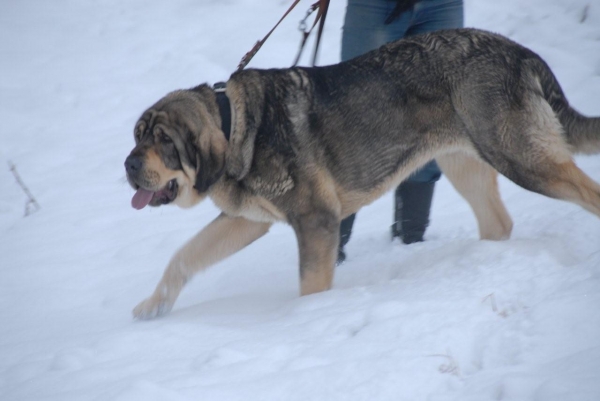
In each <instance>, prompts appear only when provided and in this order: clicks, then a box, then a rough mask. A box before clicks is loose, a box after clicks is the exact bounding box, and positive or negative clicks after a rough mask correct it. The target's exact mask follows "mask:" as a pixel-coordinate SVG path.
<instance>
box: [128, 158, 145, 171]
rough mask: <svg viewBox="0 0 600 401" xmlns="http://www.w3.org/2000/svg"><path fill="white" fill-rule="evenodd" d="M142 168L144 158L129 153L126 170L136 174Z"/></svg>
mask: <svg viewBox="0 0 600 401" xmlns="http://www.w3.org/2000/svg"><path fill="white" fill-rule="evenodd" d="M141 168H142V159H141V158H140V157H139V156H133V155H129V156H128V157H127V159H125V170H126V171H127V172H128V173H129V174H135V173H137V172H138V171H140V169H141Z"/></svg>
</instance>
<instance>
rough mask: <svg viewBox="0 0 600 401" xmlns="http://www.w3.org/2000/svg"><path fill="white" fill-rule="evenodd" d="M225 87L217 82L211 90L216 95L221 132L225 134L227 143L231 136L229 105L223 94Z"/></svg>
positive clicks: (223, 83) (222, 83)
mask: <svg viewBox="0 0 600 401" xmlns="http://www.w3.org/2000/svg"><path fill="white" fill-rule="evenodd" d="M225 87H226V85H225V82H217V83H216V84H214V85H213V90H214V91H215V93H216V94H217V104H218V105H219V113H220V114H221V130H222V131H223V133H224V134H225V139H227V140H228V141H229V137H230V135H231V105H230V103H229V98H228V97H227V95H226V94H225Z"/></svg>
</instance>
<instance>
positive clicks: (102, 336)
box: [0, 0, 600, 401]
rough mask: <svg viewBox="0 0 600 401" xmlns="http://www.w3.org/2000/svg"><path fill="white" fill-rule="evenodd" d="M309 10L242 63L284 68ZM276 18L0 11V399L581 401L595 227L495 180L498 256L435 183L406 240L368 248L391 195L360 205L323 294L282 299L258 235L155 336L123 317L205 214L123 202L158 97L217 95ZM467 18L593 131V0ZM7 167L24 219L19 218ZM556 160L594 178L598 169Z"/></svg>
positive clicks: (217, 5)
mask: <svg viewBox="0 0 600 401" xmlns="http://www.w3.org/2000/svg"><path fill="white" fill-rule="evenodd" d="M311 3H312V1H304V2H302V3H300V5H299V6H298V7H297V10H296V11H294V13H293V14H292V15H290V16H289V17H288V19H287V20H286V21H285V22H284V23H283V24H282V25H281V26H280V27H279V28H278V30H277V32H276V33H275V34H274V35H273V36H272V37H271V38H270V39H269V41H268V42H267V44H266V45H265V46H264V47H263V49H262V50H261V52H260V53H259V54H258V56H257V57H256V58H255V60H254V61H253V62H252V63H251V65H250V66H252V67H265V68H266V67H286V66H288V65H289V64H290V63H291V61H292V60H293V58H294V56H295V53H296V50H297V46H298V42H299V39H300V34H299V33H298V31H297V24H298V21H299V19H300V18H301V17H302V16H303V15H304V13H305V10H306V9H307V8H308V6H309V5H310V4H311ZM289 4H290V1H282V0H272V1H265V0H222V1H216V0H195V1H192V0H169V1H142V0H128V1H122V0H103V1H83V0H60V1H46V0H37V1H35V0H19V1H17V0H3V1H1V2H0V121H2V124H1V128H0V304H1V307H0V399H1V400H2V401H5V400H6V401H16V400H32V401H33V400H35V401H40V400H77V401H82V400H118V401H135V400H145V401H147V400H150V401H152V400H157V401H158V400H167V401H179V400H228V401H229V400H394V401H398V400H407V401H418V400H431V401H442V400H460V401H485V400H515V401H516V400H538V401H571V400H572V401H597V400H600V220H599V219H598V218H597V217H595V216H592V215H591V214H589V213H587V212H585V211H584V210H582V209H581V208H579V207H577V206H573V205H571V204H567V203H564V202H560V201H556V200H551V199H547V198H544V197H542V196H539V195H536V194H533V193H530V192H527V191H525V190H523V189H521V188H518V187H517V186H515V185H513V184H512V183H510V182H508V181H507V180H505V179H502V180H501V191H502V196H503V199H504V200H505V202H506V205H507V208H508V210H509V212H510V213H511V215H512V217H513V219H514V221H515V228H514V231H513V236H512V239H511V240H509V241H505V242H486V241H478V240H477V229H476V223H475V219H474V218H473V216H472V214H471V212H470V210H469V209H468V206H467V204H466V203H465V202H464V201H463V200H462V199H460V198H459V196H458V195H457V194H456V193H455V192H454V191H453V190H452V188H451V187H450V185H449V183H448V182H447V181H445V180H444V179H442V180H441V181H440V183H439V185H438V187H437V189H436V193H435V198H434V205H433V211H432V225H431V227H430V229H429V231H428V233H427V235H426V239H427V241H426V242H425V243H421V244H416V245H411V246H404V245H402V244H400V243H399V242H394V243H392V242H390V241H389V224H390V222H391V213H392V212H391V204H392V201H391V196H390V195H387V196H385V197H384V198H382V199H381V200H379V201H377V202H375V203H374V204H373V205H371V206H369V207H367V208H365V209H363V210H362V211H361V212H360V213H359V215H358V220H357V224H356V226H355V230H354V236H353V239H352V241H351V242H350V244H349V245H348V247H347V252H348V260H347V262H346V263H345V264H344V265H342V266H341V267H339V268H338V269H337V273H336V278H335V283H334V288H333V289H332V290H331V291H329V292H326V293H321V294H316V295H311V296H307V297H302V298H300V297H298V278H297V277H298V270H297V251H296V242H295V238H294V236H293V233H292V230H291V229H290V228H289V227H287V226H284V225H276V226H274V227H273V228H272V230H271V232H270V233H269V234H268V235H267V236H265V237H264V238H262V239H260V240H259V241H257V242H256V243H254V244H253V245H252V246H250V247H249V248H247V249H245V250H244V251H242V252H240V253H239V254H237V255H235V256H234V257H232V258H230V259H228V260H226V261H224V262H223V263H221V264H220V265H218V266H216V267H214V268H212V269H211V270H208V271H207V272H206V273H204V274H200V275H198V276H197V277H196V278H195V279H194V280H193V281H192V282H190V283H189V284H188V285H187V287H186V288H185V289H184V291H183V293H182V295H181V297H180V298H179V301H178V302H177V303H176V304H175V308H174V309H173V312H172V313H171V314H170V315H168V316H167V317H165V318H162V319H158V320H154V321H150V322H136V321H133V320H132V317H131V309H132V308H133V307H134V306H135V305H136V304H137V303H138V302H139V301H141V300H142V299H143V298H145V297H146V296H148V295H149V294H150V293H151V291H153V289H154V286H155V284H156V283H157V281H158V280H159V278H160V277H161V275H162V272H163V269H164V267H165V266H166V263H167V262H168V260H169V258H170V256H171V255H172V254H173V253H174V252H175V250H176V249H177V248H178V247H179V246H181V245H182V244H183V243H184V242H185V241H186V240H187V239H188V238H189V237H191V236H192V235H193V234H194V233H195V232H197V231H198V230H199V229H200V228H201V227H203V226H204V225H206V224H207V223H208V222H209V221H211V220H212V219H213V218H214V217H215V216H216V215H217V213H218V211H217V210H216V209H215V207H214V206H213V205H212V204H211V203H210V202H205V203H203V204H201V205H200V206H198V207H196V208H194V209H191V210H188V211H182V210H180V209H177V208H175V207H163V208H159V209H155V208H154V209H144V210H143V211H136V210H134V209H132V208H131V207H130V199H131V196H132V195H133V191H132V190H131V188H130V187H129V185H128V184H127V183H126V181H125V178H124V169H123V161H124V158H125V156H126V155H127V154H128V153H129V151H130V149H131V148H132V146H133V135H132V131H133V125H134V123H135V121H136V120H137V118H138V117H139V115H140V114H141V113H142V111H143V110H144V109H145V108H146V107H148V106H150V105H151V104H152V103H154V102H155V101H156V100H157V99H158V98H160V97H161V96H163V95H164V94H166V93H167V92H169V91H171V90H173V89H177V88H188V87H191V86H194V85H196V84H199V83H202V82H209V83H213V82H215V81H219V80H224V79H226V78H227V77H228V75H229V74H230V73H231V72H232V71H233V70H234V68H235V67H236V65H237V63H238V61H239V59H240V58H241V56H242V55H243V54H244V53H245V52H246V51H248V50H249V49H250V48H251V47H252V45H253V44H254V43H255V41H256V40H258V39H259V38H261V37H262V36H263V35H264V34H265V33H266V32H267V31H268V30H269V29H270V28H271V26H272V25H273V24H274V23H275V22H276V21H277V20H278V19H279V17H280V15H281V14H282V13H283V12H284V11H285V10H286V9H287V7H288V6H289ZM344 7H345V1H343V0H333V1H332V4H331V7H330V11H329V18H328V20H327V24H326V31H325V33H324V43H323V44H322V49H321V56H320V59H319V62H320V64H329V63H335V62H337V61H338V60H339V53H340V51H339V50H340V36H341V25H342V19H343V14H344ZM465 8H466V24H467V26H474V27H480V28H485V29H488V30H493V31H496V32H499V33H502V34H505V35H507V36H509V37H510V38H512V39H514V40H516V41H518V42H520V43H522V44H524V45H526V46H528V47H530V48H532V49H533V50H534V51H536V52H538V53H539V54H540V55H541V56H542V57H543V58H545V59H546V61H547V62H548V63H549V64H550V66H551V67H552V68H553V70H554V71H555V73H556V75H557V77H558V79H559V81H560V82H561V84H562V85H563V88H564V89H565V92H566V94H567V96H568V98H569V99H570V101H571V103H572V104H573V105H574V106H575V107H576V108H577V109H579V110H580V111H581V112H583V113H585V114H588V115H600V1H598V0H569V1H565V0H527V1H524V0H505V1H498V0H467V1H466V3H465ZM307 53H308V52H307ZM307 56H308V55H307ZM308 59H309V58H308V57H306V58H305V60H306V61H304V64H306V63H307V62H308ZM9 161H10V162H13V163H14V164H15V165H16V166H17V169H18V172H19V173H20V175H21V177H22V178H23V180H24V181H25V183H26V184H27V186H28V187H29V189H30V190H31V191H32V192H33V194H34V196H35V197H36V198H37V200H38V202H39V203H40V204H41V209H40V210H39V211H38V212H36V213H34V214H32V215H30V216H28V217H23V214H24V209H25V203H26V200H27V198H26V196H25V194H24V193H23V191H22V190H21V189H20V187H19V186H18V185H17V183H16V182H15V179H14V177H13V176H12V174H11V173H10V171H9V169H8V163H9ZM577 163H578V164H579V166H581V168H582V169H583V170H584V171H586V172H587V173H588V174H590V175H591V176H592V177H593V178H594V179H595V180H596V181H600V156H587V157H577Z"/></svg>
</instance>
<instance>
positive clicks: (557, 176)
mask: <svg viewBox="0 0 600 401" xmlns="http://www.w3.org/2000/svg"><path fill="white" fill-rule="evenodd" d="M542 177H543V178H542ZM542 177H538V178H537V179H538V180H539V179H540V178H542V179H543V180H544V183H543V185H542V186H541V188H542V189H541V191H540V192H541V193H542V194H544V195H547V196H550V197H552V198H557V199H562V200H566V201H570V202H573V203H576V204H578V205H580V206H581V207H583V208H584V209H586V210H588V211H590V212H592V213H594V214H595V215H596V216H598V217H600V185H598V183H596V182H594V181H593V180H592V179H591V178H590V177H588V176H587V174H585V173H584V172H583V171H581V170H580V169H579V167H577V166H576V165H575V163H574V162H573V161H568V162H566V163H561V164H557V165H556V166H555V168H554V169H553V172H552V174H551V175H546V176H542Z"/></svg>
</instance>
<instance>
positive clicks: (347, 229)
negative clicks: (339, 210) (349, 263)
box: [335, 214, 356, 265]
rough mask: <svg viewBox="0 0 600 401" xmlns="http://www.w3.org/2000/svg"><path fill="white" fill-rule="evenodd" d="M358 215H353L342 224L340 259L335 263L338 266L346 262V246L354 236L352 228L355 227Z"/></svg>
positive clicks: (339, 248)
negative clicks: (352, 235)
mask: <svg viewBox="0 0 600 401" xmlns="http://www.w3.org/2000/svg"><path fill="white" fill-rule="evenodd" d="M355 218H356V214H351V215H350V216H348V217H346V218H345V219H344V220H342V222H341V223H340V246H339V247H338V257H337V261H336V262H335V264H336V265H341V264H342V263H344V261H345V260H346V252H344V246H346V244H347V243H348V241H350V235H351V234H352V226H353V225H354V219H355Z"/></svg>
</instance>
